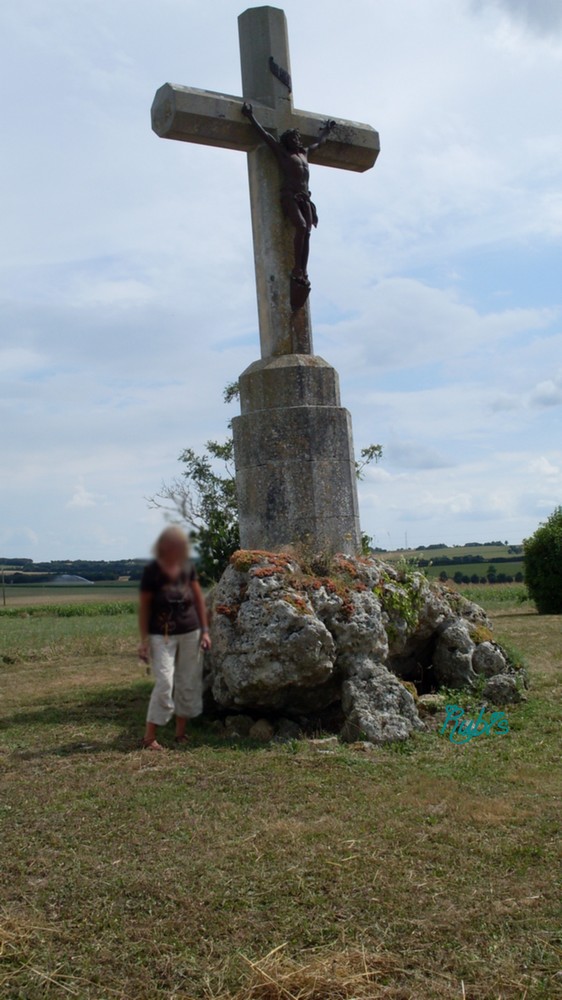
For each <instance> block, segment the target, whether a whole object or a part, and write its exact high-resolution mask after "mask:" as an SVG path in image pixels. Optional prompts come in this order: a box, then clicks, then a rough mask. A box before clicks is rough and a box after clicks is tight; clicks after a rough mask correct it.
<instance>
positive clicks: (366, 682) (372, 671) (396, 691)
mask: <svg viewBox="0 0 562 1000" xmlns="http://www.w3.org/2000/svg"><path fill="white" fill-rule="evenodd" d="M342 705H343V710H344V712H345V716H346V721H345V723H344V726H343V729H342V731H341V734H340V735H341V738H342V739H343V740H345V741H346V742H347V743H354V742H356V741H357V740H360V739H366V740H368V741H369V742H371V743H391V742H394V741H396V740H405V739H407V738H408V737H409V736H411V735H412V733H413V732H414V731H416V730H418V731H419V730H424V729H425V726H424V724H423V722H422V721H421V719H420V717H419V715H418V713H417V710H416V705H415V702H414V699H413V698H412V695H411V694H410V692H409V691H407V690H406V688H405V687H404V686H403V684H401V683H400V681H399V680H398V678H397V677H395V676H394V674H391V673H390V671H389V670H387V669H386V667H384V666H383V665H382V664H380V663H374V662H373V661H372V660H368V659H367V658H364V659H362V660H361V661H360V662H359V663H358V664H356V665H355V669H354V672H353V674H352V676H349V677H348V678H347V679H346V680H345V681H344V682H343V685H342Z"/></svg>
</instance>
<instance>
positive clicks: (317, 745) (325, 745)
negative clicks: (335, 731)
mask: <svg viewBox="0 0 562 1000" xmlns="http://www.w3.org/2000/svg"><path fill="white" fill-rule="evenodd" d="M306 742H307V745H308V746H309V747H310V748H311V749H312V750H318V751H319V752H321V753H325V752H326V751H327V750H335V749H336V748H337V747H338V746H339V742H340V741H339V740H338V737H337V736H321V737H319V738H318V739H309V740H307V741H306Z"/></svg>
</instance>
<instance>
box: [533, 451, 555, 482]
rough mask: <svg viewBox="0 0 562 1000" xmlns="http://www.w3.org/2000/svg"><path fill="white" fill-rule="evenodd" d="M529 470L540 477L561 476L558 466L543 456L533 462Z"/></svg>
mask: <svg viewBox="0 0 562 1000" xmlns="http://www.w3.org/2000/svg"><path fill="white" fill-rule="evenodd" d="M529 469H530V471H531V472H532V473H534V474H535V475H538V476H547V477H549V478H550V477H552V476H559V475H560V469H559V468H558V466H557V465H553V464H552V462H549V460H548V458H546V457H545V456H544V455H541V457H540V458H537V459H535V460H534V461H532V462H531V464H530V466H529Z"/></svg>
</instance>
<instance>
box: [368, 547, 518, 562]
mask: <svg viewBox="0 0 562 1000" xmlns="http://www.w3.org/2000/svg"><path fill="white" fill-rule="evenodd" d="M508 549H509V545H450V546H447V548H444V549H438V548H427V549H396V550H395V551H392V552H383V553H380V558H381V559H388V560H389V561H390V562H396V561H398V560H400V559H404V558H406V559H439V558H444V557H445V556H447V557H448V558H449V559H453V558H454V557H455V556H472V557H473V558H474V557H476V556H482V559H483V560H484V563H480V565H481V566H482V565H485V566H487V565H488V563H493V562H494V561H495V560H496V559H500V558H504V559H507V558H510V557H511V556H512V553H511V552H508Z"/></svg>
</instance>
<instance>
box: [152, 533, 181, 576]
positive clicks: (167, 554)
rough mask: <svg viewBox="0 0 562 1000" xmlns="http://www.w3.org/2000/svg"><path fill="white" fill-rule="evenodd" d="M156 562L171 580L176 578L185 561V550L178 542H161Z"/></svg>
mask: <svg viewBox="0 0 562 1000" xmlns="http://www.w3.org/2000/svg"><path fill="white" fill-rule="evenodd" d="M158 562H159V563H160V566H161V567H162V569H163V570H164V573H165V574H166V576H169V577H170V579H171V580H177V578H178V576H179V575H180V573H181V571H182V568H183V564H184V562H185V550H184V547H183V545H181V544H180V543H179V542H174V541H167V542H163V543H162V545H161V547H160V553H159V555H158Z"/></svg>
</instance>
